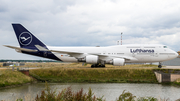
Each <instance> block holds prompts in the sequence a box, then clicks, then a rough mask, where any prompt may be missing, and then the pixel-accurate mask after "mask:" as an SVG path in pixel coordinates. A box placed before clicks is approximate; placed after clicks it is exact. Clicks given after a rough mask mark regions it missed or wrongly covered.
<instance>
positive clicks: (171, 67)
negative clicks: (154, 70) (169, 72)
mask: <svg viewBox="0 0 180 101" xmlns="http://www.w3.org/2000/svg"><path fill="white" fill-rule="evenodd" d="M162 68H165V69H180V66H165V67H162Z"/></svg>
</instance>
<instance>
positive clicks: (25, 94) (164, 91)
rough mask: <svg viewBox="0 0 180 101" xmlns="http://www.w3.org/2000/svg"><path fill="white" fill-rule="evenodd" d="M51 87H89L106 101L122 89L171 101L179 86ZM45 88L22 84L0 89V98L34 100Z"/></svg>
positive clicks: (81, 85)
mask: <svg viewBox="0 0 180 101" xmlns="http://www.w3.org/2000/svg"><path fill="white" fill-rule="evenodd" d="M49 86H50V87H51V88H52V89H56V91H57V93H58V92H59V91H61V90H62V89H64V88H67V87H69V86H71V88H72V90H73V91H79V90H80V89H81V88H83V89H84V92H86V93H87V92H88V89H89V87H91V89H92V90H93V93H94V94H95V95H96V96H97V97H102V96H103V95H104V98H106V101H115V100H116V98H118V97H119V95H120V94H122V92H123V90H126V91H129V92H131V93H132V94H133V95H135V96H137V97H148V96H151V97H156V98H162V99H168V98H169V99H170V100H171V101H174V100H177V99H179V98H180V96H179V95H180V87H174V86H167V85H166V86H165V85H161V84H136V83H131V84H130V83H49ZM44 88H45V83H36V84H29V85H23V86H20V87H15V88H8V89H1V90H0V100H7V101H12V100H13V101H14V100H16V99H17V98H23V99H25V100H26V101H31V100H34V99H35V97H36V96H37V94H40V92H41V90H43V89H44Z"/></svg>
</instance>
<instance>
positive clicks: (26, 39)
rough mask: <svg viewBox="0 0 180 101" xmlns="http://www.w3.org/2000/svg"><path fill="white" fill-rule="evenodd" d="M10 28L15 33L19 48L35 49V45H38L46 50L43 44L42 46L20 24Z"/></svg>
mask: <svg viewBox="0 0 180 101" xmlns="http://www.w3.org/2000/svg"><path fill="white" fill-rule="evenodd" d="M12 26H13V29H14V31H15V33H16V37H17V39H18V42H19V45H20V47H22V48H29V49H36V47H35V45H39V46H42V47H44V48H46V49H47V47H46V45H45V44H43V43H42V42H41V41H40V40H39V39H37V38H36V37H35V36H34V35H33V34H31V32H29V31H28V30H27V29H26V28H25V27H23V26H22V25H21V24H12Z"/></svg>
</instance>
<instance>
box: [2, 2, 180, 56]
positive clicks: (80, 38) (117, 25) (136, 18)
mask: <svg viewBox="0 0 180 101" xmlns="http://www.w3.org/2000/svg"><path fill="white" fill-rule="evenodd" d="M179 16H180V1H178V0H171V1H169V0H158V1H157V0H128V1H127V0H90V1H84V0H38V1H37V0H25V1H24V0H16V1H12V0H0V22H1V24H0V35H1V36H3V37H2V38H1V41H0V45H1V47H0V48H2V45H4V44H10V45H15V46H18V43H17V39H16V38H15V34H14V32H13V29H12V26H11V23H21V24H23V25H24V26H25V27H26V28H27V29H28V30H29V31H30V32H32V33H33V34H34V35H35V36H37V37H38V38H39V39H40V40H42V41H43V42H44V43H45V44H47V45H53V46H97V45H100V46H108V45H115V44H116V43H117V42H116V41H117V40H120V38H121V32H123V44H132V43H136V44H139V43H140V44H143V43H158V44H166V45H168V46H170V47H172V48H173V49H174V50H176V51H178V50H179V45H178V43H179V42H180V41H179V40H178V37H179V32H180V17H179ZM9 40H10V41H9ZM7 50H8V49H7ZM5 53H7V51H6V49H5V48H4V49H3V50H2V53H1V54H5ZM1 54H0V56H1ZM14 54H16V53H13V54H12V55H14ZM18 55H19V54H18ZM5 57H6V56H4V57H3V58H5ZM20 57H21V58H22V59H23V58H24V55H23V56H20ZM17 58H19V57H17ZM30 58H32V57H30Z"/></svg>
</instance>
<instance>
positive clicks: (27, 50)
mask: <svg viewBox="0 0 180 101" xmlns="http://www.w3.org/2000/svg"><path fill="white" fill-rule="evenodd" d="M4 46H5V47H9V48H13V49H16V50H21V51H26V52H37V51H38V50H33V49H26V48H19V47H14V46H8V45H4Z"/></svg>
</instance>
